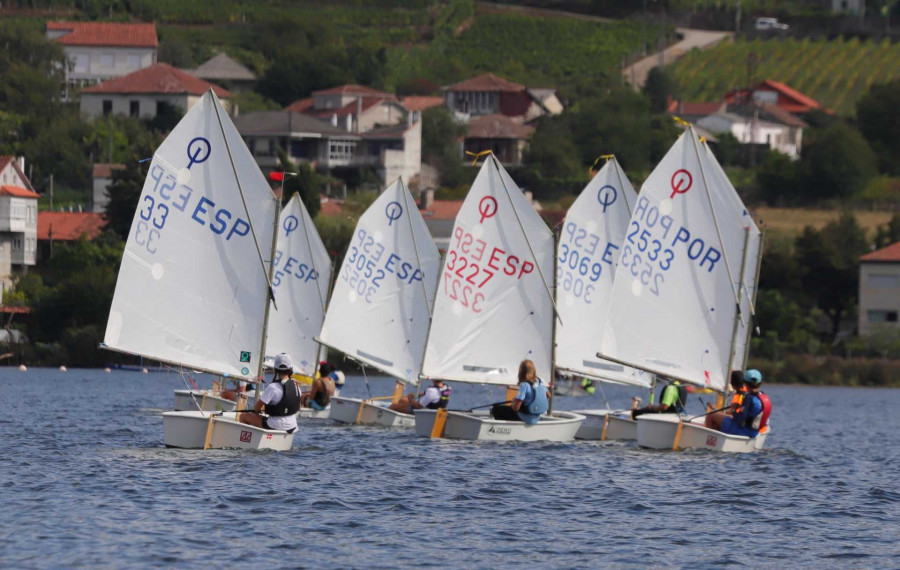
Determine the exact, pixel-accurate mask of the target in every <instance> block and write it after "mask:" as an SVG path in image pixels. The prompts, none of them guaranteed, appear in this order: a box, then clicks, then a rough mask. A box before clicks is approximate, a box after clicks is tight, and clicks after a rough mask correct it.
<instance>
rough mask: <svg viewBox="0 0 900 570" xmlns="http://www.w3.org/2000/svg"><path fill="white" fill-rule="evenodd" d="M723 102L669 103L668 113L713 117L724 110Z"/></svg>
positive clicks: (673, 101) (674, 101)
mask: <svg viewBox="0 0 900 570" xmlns="http://www.w3.org/2000/svg"><path fill="white" fill-rule="evenodd" d="M722 105H724V103H722V102H721V101H719V102H716V103H691V102H687V101H676V100H672V101H669V106H668V108H667V111H668V112H669V113H674V114H675V115H678V114H682V115H704V116H706V115H712V114H713V113H718V112H719V111H720V110H721V109H722Z"/></svg>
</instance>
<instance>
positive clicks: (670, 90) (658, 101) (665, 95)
mask: <svg viewBox="0 0 900 570" xmlns="http://www.w3.org/2000/svg"><path fill="white" fill-rule="evenodd" d="M642 91H643V93H644V96H646V97H647V98H648V99H650V110H651V111H652V112H654V113H665V112H666V111H667V107H668V105H669V99H670V98H671V97H673V96H675V81H674V80H673V79H672V76H671V75H670V74H669V72H668V71H666V70H665V68H663V67H654V68H653V69H651V70H650V72H649V73H648V74H647V81H646V82H645V83H644V87H643V89H642Z"/></svg>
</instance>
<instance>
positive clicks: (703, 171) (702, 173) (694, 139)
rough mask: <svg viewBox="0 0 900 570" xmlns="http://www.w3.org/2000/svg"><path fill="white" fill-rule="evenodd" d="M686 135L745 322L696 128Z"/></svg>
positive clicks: (738, 313)
mask: <svg viewBox="0 0 900 570" xmlns="http://www.w3.org/2000/svg"><path fill="white" fill-rule="evenodd" d="M685 135H686V136H689V137H691V142H692V143H693V144H694V152H696V153H697V162H698V163H699V164H700V176H702V177H703V186H704V187H705V188H706V199H707V201H708V202H709V208H710V210H712V218H713V225H715V227H716V236H717V237H718V238H719V247H721V248H722V257H723V258H724V259H725V270H726V271H727V272H728V282H729V283H730V284H731V294H732V296H734V302H735V304H736V305H737V317H738V318H739V319H740V320H741V323H743V322H744V318H743V317H744V315H743V311H742V310H741V300H740V296H739V295H738V292H737V291H735V288H734V275H733V274H732V272H731V264H730V263H729V262H728V252H727V251H726V250H725V241H724V240H723V239H722V230H721V229H720V228H719V217H718V216H717V215H716V207H715V206H714V205H713V200H712V193H710V191H709V181H708V180H707V178H706V169H705V168H704V167H703V158H705V157H706V155H704V157H701V156H700V147H699V146H698V143H697V133H696V132H694V127H692V126H688V128H687V130H686V131H685Z"/></svg>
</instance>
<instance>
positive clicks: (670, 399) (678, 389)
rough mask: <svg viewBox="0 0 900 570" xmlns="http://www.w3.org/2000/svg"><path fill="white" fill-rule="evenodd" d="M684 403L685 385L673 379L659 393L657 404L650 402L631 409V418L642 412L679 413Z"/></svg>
mask: <svg viewBox="0 0 900 570" xmlns="http://www.w3.org/2000/svg"><path fill="white" fill-rule="evenodd" d="M660 379H662V377H660ZM686 405H687V387H686V386H684V385H683V384H682V383H681V382H680V381H678V380H673V381H671V382H670V383H669V384H668V385H667V386H665V387H664V388H663V389H662V391H661V392H660V393H659V404H650V405H647V406H644V407H643V408H638V409H636V410H631V419H636V418H637V417H638V416H640V415H643V414H680V413H682V412H683V411H684V408H685V406H686Z"/></svg>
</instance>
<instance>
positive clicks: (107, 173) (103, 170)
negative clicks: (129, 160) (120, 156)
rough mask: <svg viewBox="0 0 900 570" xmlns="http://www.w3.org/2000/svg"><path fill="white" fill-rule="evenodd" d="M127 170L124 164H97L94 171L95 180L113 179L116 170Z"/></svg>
mask: <svg viewBox="0 0 900 570" xmlns="http://www.w3.org/2000/svg"><path fill="white" fill-rule="evenodd" d="M123 168H125V165H124V164H104V163H97V164H95V165H94V168H93V171H92V177H93V178H112V173H113V171H114V170H122V169H123Z"/></svg>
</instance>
